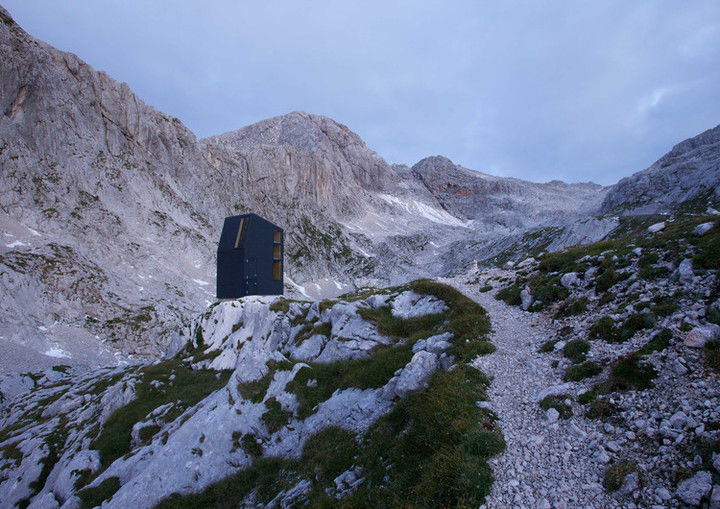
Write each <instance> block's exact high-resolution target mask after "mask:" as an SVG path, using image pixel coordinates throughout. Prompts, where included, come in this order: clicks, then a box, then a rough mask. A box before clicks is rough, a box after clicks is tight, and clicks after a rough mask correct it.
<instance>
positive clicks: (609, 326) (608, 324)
mask: <svg viewBox="0 0 720 509" xmlns="http://www.w3.org/2000/svg"><path fill="white" fill-rule="evenodd" d="M614 331H615V321H614V320H613V319H612V318H610V317H609V316H603V317H602V318H600V319H599V320H598V321H597V322H595V323H594V324H593V325H592V326H591V327H590V330H589V334H590V338H591V339H605V338H610V337H612V335H613V333H614Z"/></svg>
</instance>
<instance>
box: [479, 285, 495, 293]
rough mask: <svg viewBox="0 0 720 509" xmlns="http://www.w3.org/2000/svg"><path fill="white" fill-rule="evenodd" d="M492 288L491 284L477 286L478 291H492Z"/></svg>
mask: <svg viewBox="0 0 720 509" xmlns="http://www.w3.org/2000/svg"><path fill="white" fill-rule="evenodd" d="M492 289H493V287H492V285H484V286H481V287H480V288H478V291H479V292H481V293H487V292H490V291H492Z"/></svg>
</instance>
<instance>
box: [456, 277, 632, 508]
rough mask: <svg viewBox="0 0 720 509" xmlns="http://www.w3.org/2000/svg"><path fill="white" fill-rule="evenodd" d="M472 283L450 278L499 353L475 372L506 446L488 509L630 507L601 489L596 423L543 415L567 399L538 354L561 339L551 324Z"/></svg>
mask: <svg viewBox="0 0 720 509" xmlns="http://www.w3.org/2000/svg"><path fill="white" fill-rule="evenodd" d="M467 280H468V278H467V277H462V276H460V277H457V278H452V279H445V280H442V282H444V283H447V284H450V285H452V286H454V287H455V288H457V289H458V290H460V291H461V292H463V293H464V294H465V295H467V296H468V297H470V298H472V299H474V300H475V301H476V302H478V303H479V304H480V305H481V306H483V307H484V308H485V309H486V310H487V312H488V313H489V315H490V320H491V322H492V327H493V329H494V332H493V334H492V336H491V338H492V342H493V344H494V345H495V346H496V347H497V351H496V352H495V353H493V354H490V355H485V356H482V357H479V358H478V359H477V360H476V361H475V366H476V367H477V368H479V369H480V370H482V371H483V372H484V373H485V374H487V375H488V376H490V377H491V378H492V384H491V386H490V389H489V391H488V397H489V400H490V404H491V409H492V410H493V411H494V412H495V413H496V414H497V416H498V418H499V424H500V427H501V429H502V432H503V434H504V436H505V441H506V442H507V448H506V450H505V452H504V453H502V454H500V455H498V456H496V457H494V458H493V459H491V460H490V462H489V463H490V465H491V467H492V469H493V471H494V475H495V482H494V483H493V488H492V493H491V495H490V496H489V497H488V498H487V500H486V505H485V507H487V508H506V507H516V508H523V507H526V508H548V509H549V508H564V507H568V508H569V507H598V508H599V507H603V508H608V507H621V506H622V507H628V503H630V504H632V502H629V501H628V500H627V499H625V500H623V501H622V503H620V501H619V500H617V499H615V497H613V496H612V495H610V494H608V493H607V492H606V491H605V489H604V488H603V486H602V480H603V475H604V470H605V468H606V464H605V463H606V460H604V458H606V457H607V454H606V453H605V448H606V447H607V445H608V444H604V443H602V442H604V440H603V434H602V433H601V431H600V429H599V426H600V425H601V424H600V423H598V422H597V421H592V420H589V419H586V418H584V417H581V416H575V417H572V418H570V419H559V418H558V414H557V412H556V411H555V410H554V409H551V410H550V411H548V412H545V411H543V410H542V409H541V408H540V406H539V401H540V400H541V399H542V398H543V397H545V396H546V395H548V394H555V395H559V394H563V393H566V392H571V391H568V388H569V387H568V384H564V385H563V384H562V380H561V376H562V375H561V373H560V372H559V371H558V370H556V369H554V368H553V367H552V365H551V362H552V359H550V358H549V357H548V356H542V355H539V354H538V348H539V347H540V345H541V344H542V343H543V342H545V341H547V340H548V339H551V338H553V337H554V336H555V330H554V327H553V325H552V323H551V321H550V320H549V319H548V318H547V317H546V316H544V315H543V314H541V313H532V314H531V313H527V312H524V311H522V310H521V309H520V308H517V307H511V306H508V305H507V304H505V303H504V302H502V301H498V300H496V299H495V298H494V293H495V291H491V292H485V293H483V292H480V291H479V288H481V287H482V286H483V284H484V283H483V282H482V281H480V282H479V283H477V282H473V283H472V284H469V283H468V281H467Z"/></svg>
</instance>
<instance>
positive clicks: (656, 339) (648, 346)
mask: <svg viewBox="0 0 720 509" xmlns="http://www.w3.org/2000/svg"><path fill="white" fill-rule="evenodd" d="M672 338H673V332H672V331H671V330H670V329H667V328H665V329H662V330H661V331H660V332H658V333H657V334H655V335H654V336H653V337H652V339H650V341H648V342H647V343H645V344H644V345H643V346H642V347H641V348H640V350H638V351H637V354H638V355H649V354H651V353H653V352H662V351H663V350H665V349H666V348H667V347H668V346H670V341H671V340H672Z"/></svg>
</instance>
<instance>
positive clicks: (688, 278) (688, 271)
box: [678, 258, 695, 283]
mask: <svg viewBox="0 0 720 509" xmlns="http://www.w3.org/2000/svg"><path fill="white" fill-rule="evenodd" d="M678 277H679V278H680V281H682V282H684V283H692V280H693V278H694V277H695V272H693V266H692V260H691V259H690V258H685V259H684V260H683V261H682V262H680V265H679V266H678Z"/></svg>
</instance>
